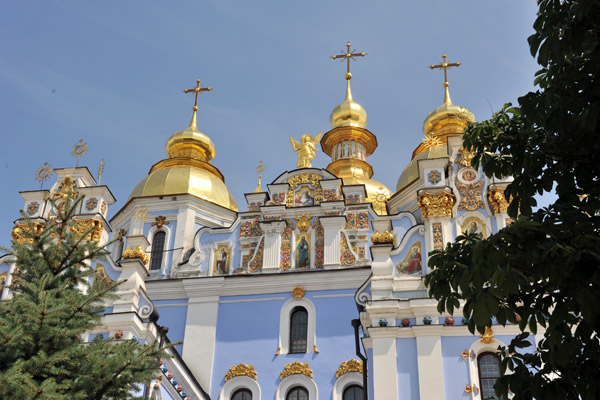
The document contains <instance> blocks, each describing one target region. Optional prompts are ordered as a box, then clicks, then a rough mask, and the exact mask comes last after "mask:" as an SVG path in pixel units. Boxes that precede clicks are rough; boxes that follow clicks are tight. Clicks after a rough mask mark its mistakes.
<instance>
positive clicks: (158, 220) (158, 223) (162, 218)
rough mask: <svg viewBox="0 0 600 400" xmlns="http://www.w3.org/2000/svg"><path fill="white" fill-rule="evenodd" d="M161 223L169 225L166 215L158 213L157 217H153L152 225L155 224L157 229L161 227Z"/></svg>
mask: <svg viewBox="0 0 600 400" xmlns="http://www.w3.org/2000/svg"><path fill="white" fill-rule="evenodd" d="M163 225H169V221H167V217H165V216H164V215H159V216H158V217H156V218H154V222H153V223H152V226H156V227H157V228H158V229H160V228H162V227H163Z"/></svg>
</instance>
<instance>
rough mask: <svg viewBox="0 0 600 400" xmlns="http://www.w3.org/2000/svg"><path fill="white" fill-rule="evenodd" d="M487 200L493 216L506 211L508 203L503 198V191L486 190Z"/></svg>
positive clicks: (498, 189) (499, 189)
mask: <svg viewBox="0 0 600 400" xmlns="http://www.w3.org/2000/svg"><path fill="white" fill-rule="evenodd" d="M488 200H489V201H490V205H491V206H492V209H493V210H494V214H500V213H504V212H506V210H508V206H509V202H508V201H507V200H506V197H505V196H504V189H501V188H496V189H490V190H488Z"/></svg>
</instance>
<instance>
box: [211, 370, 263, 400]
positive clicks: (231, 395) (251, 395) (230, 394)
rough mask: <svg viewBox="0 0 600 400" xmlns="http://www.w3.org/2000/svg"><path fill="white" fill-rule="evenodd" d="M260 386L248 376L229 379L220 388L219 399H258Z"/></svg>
mask: <svg viewBox="0 0 600 400" xmlns="http://www.w3.org/2000/svg"><path fill="white" fill-rule="evenodd" d="M260 395H261V394H260V386H259V385H258V382H256V380H255V379H253V378H250V377H249V376H243V375H241V376H236V377H233V378H231V379H229V380H228V381H227V382H225V384H224V385H223V388H221V393H220V394H219V400H260Z"/></svg>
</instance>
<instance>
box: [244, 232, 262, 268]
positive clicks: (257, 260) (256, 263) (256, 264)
mask: <svg viewBox="0 0 600 400" xmlns="http://www.w3.org/2000/svg"><path fill="white" fill-rule="evenodd" d="M264 250H265V238H264V237H263V238H261V239H260V243H259V245H258V247H257V249H256V251H255V253H254V259H253V260H252V261H250V263H249V264H248V268H249V270H250V272H256V271H259V270H262V265H263V253H264Z"/></svg>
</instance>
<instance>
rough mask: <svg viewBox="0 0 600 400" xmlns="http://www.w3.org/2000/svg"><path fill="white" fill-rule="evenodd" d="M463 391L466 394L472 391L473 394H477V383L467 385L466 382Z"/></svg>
mask: <svg viewBox="0 0 600 400" xmlns="http://www.w3.org/2000/svg"><path fill="white" fill-rule="evenodd" d="M465 393H466V394H471V393H473V394H474V395H475V396H477V395H478V394H479V388H478V387H477V385H475V384H473V385H469V384H468V383H467V386H465Z"/></svg>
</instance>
